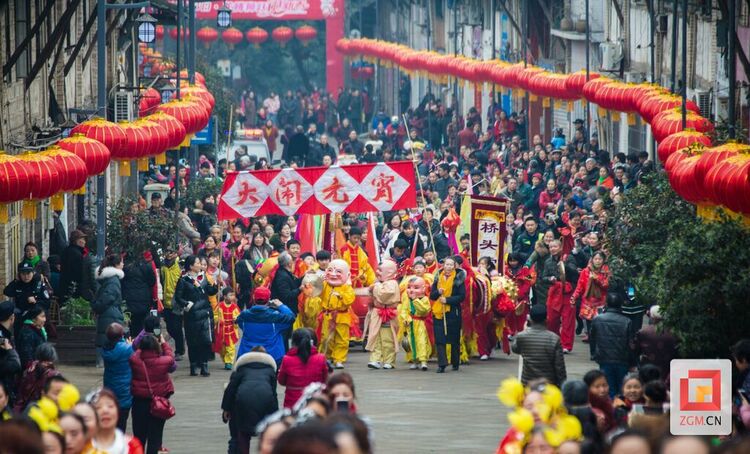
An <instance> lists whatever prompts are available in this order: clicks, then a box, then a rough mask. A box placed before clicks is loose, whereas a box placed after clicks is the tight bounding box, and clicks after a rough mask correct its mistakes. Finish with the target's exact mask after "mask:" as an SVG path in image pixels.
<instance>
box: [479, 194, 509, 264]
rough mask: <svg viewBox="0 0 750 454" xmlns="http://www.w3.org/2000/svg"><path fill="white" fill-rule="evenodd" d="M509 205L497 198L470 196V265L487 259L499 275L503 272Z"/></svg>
mask: <svg viewBox="0 0 750 454" xmlns="http://www.w3.org/2000/svg"><path fill="white" fill-rule="evenodd" d="M509 206H510V204H509V203H508V200H507V199H503V198H498V197H484V196H477V195H473V196H471V264H472V266H477V263H478V262H479V259H481V258H482V257H489V258H490V259H491V260H492V263H494V264H495V268H496V269H497V270H498V272H499V273H501V274H502V272H503V263H504V260H503V258H504V256H505V251H504V248H505V236H506V235H507V233H508V230H507V227H506V225H505V214H506V213H507V212H508V209H509Z"/></svg>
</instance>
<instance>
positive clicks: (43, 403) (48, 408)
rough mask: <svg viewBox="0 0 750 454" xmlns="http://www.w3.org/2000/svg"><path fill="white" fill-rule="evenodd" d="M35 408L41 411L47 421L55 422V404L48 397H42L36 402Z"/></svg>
mask: <svg viewBox="0 0 750 454" xmlns="http://www.w3.org/2000/svg"><path fill="white" fill-rule="evenodd" d="M36 406H37V407H39V410H41V412H42V413H43V414H44V416H45V417H46V418H47V419H49V420H51V421H55V420H57V414H58V411H57V404H55V402H53V401H52V399H50V398H49V397H42V398H41V399H39V400H38V401H37V403H36Z"/></svg>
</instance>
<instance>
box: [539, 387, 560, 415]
mask: <svg viewBox="0 0 750 454" xmlns="http://www.w3.org/2000/svg"><path fill="white" fill-rule="evenodd" d="M542 399H543V400H544V403H545V404H547V405H549V407H550V409H551V410H552V411H553V412H554V411H555V410H557V409H558V408H560V406H561V405H562V404H563V395H562V393H561V392H560V388H558V387H557V386H554V385H547V386H545V387H544V391H543V392H542Z"/></svg>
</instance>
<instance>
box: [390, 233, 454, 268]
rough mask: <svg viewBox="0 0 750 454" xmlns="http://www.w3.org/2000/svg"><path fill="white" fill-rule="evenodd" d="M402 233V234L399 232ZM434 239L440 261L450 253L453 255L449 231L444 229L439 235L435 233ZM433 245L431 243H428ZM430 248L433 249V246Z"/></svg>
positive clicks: (437, 258)
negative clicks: (449, 241)
mask: <svg viewBox="0 0 750 454" xmlns="http://www.w3.org/2000/svg"><path fill="white" fill-rule="evenodd" d="M399 235H400V234H399ZM432 241H433V243H434V244H435V247H434V249H435V256H436V257H435V259H436V260H437V261H438V262H440V261H442V260H443V259H445V258H446V257H448V256H449V255H451V252H452V251H451V247H450V245H448V231H447V230H443V231H442V232H441V233H439V234H438V235H434V236H433V237H432ZM428 246H431V245H428ZM428 249H432V248H431V247H428Z"/></svg>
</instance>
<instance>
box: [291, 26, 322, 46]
mask: <svg viewBox="0 0 750 454" xmlns="http://www.w3.org/2000/svg"><path fill="white" fill-rule="evenodd" d="M294 36H295V37H296V38H297V39H298V40H299V41H300V42H301V43H302V45H303V46H307V44H308V43H309V42H310V41H312V40H314V39H315V38H316V37H317V36H318V31H317V30H316V29H315V28H314V27H311V26H309V25H303V26H301V27H300V28H298V29H297V30H295V31H294Z"/></svg>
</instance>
